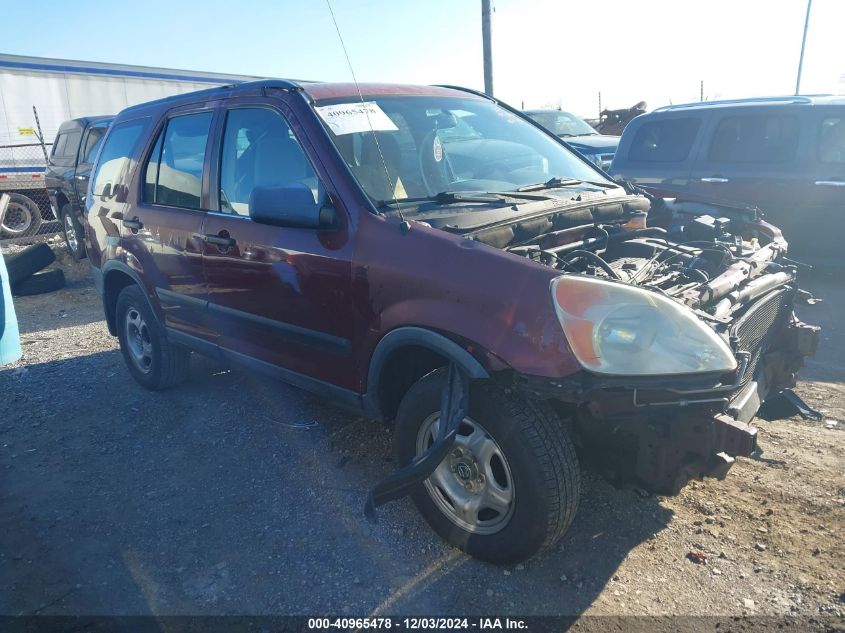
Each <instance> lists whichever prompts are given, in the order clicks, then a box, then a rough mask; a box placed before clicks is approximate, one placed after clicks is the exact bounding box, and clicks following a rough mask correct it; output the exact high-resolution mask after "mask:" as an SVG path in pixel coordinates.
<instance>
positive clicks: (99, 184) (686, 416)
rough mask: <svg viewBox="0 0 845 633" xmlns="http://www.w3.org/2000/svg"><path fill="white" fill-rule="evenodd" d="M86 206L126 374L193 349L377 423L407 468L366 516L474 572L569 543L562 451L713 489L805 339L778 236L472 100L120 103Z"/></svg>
mask: <svg viewBox="0 0 845 633" xmlns="http://www.w3.org/2000/svg"><path fill="white" fill-rule="evenodd" d="M359 88H360V93H359V92H358V90H359ZM360 95H363V96H360ZM86 208H87V217H88V223H89V230H88V232H87V234H86V235H87V248H88V257H89V261H90V263H91V265H92V269H93V272H94V278H95V282H96V286H97V288H98V290H99V292H100V294H101V295H102V299H103V306H104V310H105V315H106V320H107V324H108V329H109V332H110V333H111V334H112V335H114V336H117V337H118V340H119V342H120V349H121V352H122V354H123V357H124V359H125V361H126V365H127V368H128V370H129V373H130V374H131V375H132V376H133V377H134V378H135V380H137V381H138V382H139V383H140V384H141V385H143V386H144V387H146V388H148V389H152V390H158V389H164V388H167V387H171V386H173V385H175V384H177V383H178V382H179V381H181V380H182V379H184V378H185V377H186V372H187V369H188V362H189V355H190V353H191V352H198V353H201V354H206V355H209V356H211V357H215V358H219V359H223V360H225V361H228V362H232V363H237V364H240V365H243V366H246V367H249V368H252V369H254V370H257V371H260V372H263V373H266V374H268V375H270V376H275V377H277V378H280V379H282V380H285V381H287V382H289V383H291V384H293V385H296V386H299V387H302V388H305V389H309V390H311V391H313V392H315V393H318V394H321V395H322V396H323V397H325V398H326V399H329V400H331V401H334V402H335V403H338V404H340V405H344V406H346V407H348V408H350V409H352V410H355V411H357V412H359V413H363V414H366V415H368V416H371V417H373V418H376V419H382V420H386V421H393V424H394V428H395V434H394V438H395V449H396V456H397V464H399V465H401V468H400V469H399V470H397V471H396V472H394V473H393V474H392V475H391V476H390V477H388V478H387V479H386V480H385V481H382V482H380V483H379V484H377V485H376V486H375V487H374V488H373V490H372V492H371V494H370V496H369V498H368V500H367V505H366V510H367V512H368V513H371V512H374V511H375V508H376V507H377V506H379V505H381V504H382V503H384V502H386V501H388V500H391V499H395V498H398V497H401V496H404V495H406V494H411V496H412V497H413V499H414V501H415V502H416V504H417V507H418V508H419V509H420V511H421V512H422V514H423V516H424V517H425V518H426V520H427V521H428V522H429V524H430V525H431V526H432V527H433V528H434V529H435V530H436V531H437V532H438V533H439V534H440V535H441V536H442V537H443V538H444V539H446V540H447V541H448V542H450V543H452V544H454V545H455V546H457V547H460V548H462V549H464V550H466V551H467V552H469V553H470V554H472V555H474V556H477V557H479V558H483V559H486V560H490V561H496V562H512V561H517V560H522V559H525V558H527V557H529V556H531V555H533V554H534V553H536V552H538V551H540V550H542V549H544V548H548V547H551V546H552V545H553V544H554V543H555V542H556V541H557V540H558V539H559V538H560V536H561V535H562V534H563V533H564V532H565V531H566V529H567V528H568V527H569V525H570V523H571V522H572V519H573V517H574V516H575V512H576V509H577V507H578V499H579V495H580V470H579V465H578V457H576V440H577V445H578V446H582V447H583V448H582V449H580V450H581V453H580V455H581V456H582V457H584V458H589V459H591V460H595V462H596V463H597V465H598V466H599V467H600V468H602V467H604V468H605V469H606V470H612V471H613V472H615V473H616V475H617V476H628V477H632V478H635V479H636V480H638V481H640V482H643V483H644V484H645V485H648V486H651V487H652V488H654V489H659V490H663V491H667V492H673V491H676V490H678V489H679V488H680V486H682V485H683V484H684V483H685V482H686V480H687V479H688V478H689V477H700V476H703V475H718V476H723V475H724V474H725V472H726V471H727V469H728V467H729V466H730V464H731V462H732V461H733V457H732V456H735V455H749V454H750V453H751V452H752V451H754V450H755V447H756V432H757V430H756V428H755V427H754V426H753V425H752V424H751V423H750V422H751V419H752V418H753V417H754V415H755V413H756V412H757V410H758V408H759V406H760V403H761V401H763V400H765V399H766V398H767V397H769V396H773V395H776V394H778V393H779V392H780V390H781V389H783V388H785V387H788V386H789V385H791V384H793V382H794V376H795V372H796V371H797V370H798V368H799V367H800V366H801V365H802V363H803V359H804V357H805V356H807V355H809V354H811V353H812V352H813V350H814V346H815V341H816V338H817V328H814V327H811V326H807V325H804V324H803V323H801V322H800V321H798V320H797V319H794V318H793V317H792V314H793V305H794V303H795V301H796V298H797V297H803V296H804V295H799V294H797V290H796V287H797V282H796V274H797V273H796V270H795V269H794V268H791V267H787V266H782V265H781V264H780V262H781V260H782V257H783V253H784V251H785V249H786V244H785V242H784V241H783V239H782V237H781V235H780V233H779V231H778V230H777V229H776V228H775V227H773V226H771V225H769V224H767V223H765V222H762V221H761V220H759V219H758V218H756V217H755V216H754V214H753V213H749V212H748V211H747V210H745V209H743V208H739V209H737V208H727V207H726V208H720V207H716V206H713V205H691V204H676V203H673V202H671V201H669V202H666V201H663V200H660V199H656V198H650V197H647V196H644V195H642V194H641V193H639V192H637V191H635V190H633V189H630V188H628V189H626V188H623V187H621V186H619V185H617V184H616V183H614V182H612V181H610V180H609V179H608V178H607V177H606V176H605V174H604V173H603V172H601V171H599V170H598V169H596V168H595V167H594V166H593V165H592V164H591V163H589V162H588V161H586V160H585V159H584V158H583V157H581V156H579V155H577V154H575V153H574V152H573V151H572V150H570V149H569V148H568V147H567V146H566V144H565V143H564V142H563V141H562V140H561V139H559V138H558V137H556V136H554V135H552V134H550V133H548V132H546V131H544V130H542V129H541V128H540V127H538V126H537V125H536V124H534V123H533V122H531V121H530V120H529V119H528V118H527V117H526V116H525V115H523V114H522V113H520V112H519V111H517V110H514V109H512V108H510V107H508V106H506V105H503V104H500V103H498V102H497V101H494V100H492V99H490V98H488V97H486V96H484V95H482V94H480V93H477V92H473V91H470V90H466V89H459V88H448V87H422V86H391V85H384V84H362V85H360V86H357V85H353V84H332V83H296V82H292V81H284V80H266V81H260V82H255V83H246V84H240V85H237V86H230V87H224V88H218V89H213V90H207V91H203V92H197V93H192V94H187V95H182V96H178V97H171V98H168V99H164V100H161V101H155V102H151V103H148V104H143V105H139V106H135V107H131V108H128V109H126V110H124V111H123V112H121V113H120V114H119V115H118V116H117V118H116V119H115V121H114V123H113V124H112V126H111V128H110V129H109V131H108V133H107V136H106V139H105V142H104V143H103V145H102V147H101V149H100V152H99V155H98V157H97V160H96V166H95V167H94V171H93V176H92V180H91V184H90V186H89V189H88V196H87V198H86ZM646 213H648V217H647V218H646ZM702 214H703V215H702ZM646 220H648V225H646ZM233 423H238V421H237V420H233ZM303 485H308V484H307V482H303Z"/></svg>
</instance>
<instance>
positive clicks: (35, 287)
mask: <svg viewBox="0 0 845 633" xmlns="http://www.w3.org/2000/svg"><path fill="white" fill-rule="evenodd" d="M64 287H65V274H64V273H63V272H62V270H61V269H59V268H56V269H55V270H48V271H47V272H45V273H35V274H34V275H32V276H30V277H27V278H26V279H24V280H23V281H21V282H19V283H17V284H15V285H14V286H12V294H13V295H15V296H17V297H28V296H32V295H43V294H46V293H48V292H55V291H56V290H61V289H62V288H64Z"/></svg>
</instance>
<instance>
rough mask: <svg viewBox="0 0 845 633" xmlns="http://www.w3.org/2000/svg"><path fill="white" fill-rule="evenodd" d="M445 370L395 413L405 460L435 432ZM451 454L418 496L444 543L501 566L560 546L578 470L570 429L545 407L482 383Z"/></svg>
mask: <svg viewBox="0 0 845 633" xmlns="http://www.w3.org/2000/svg"><path fill="white" fill-rule="evenodd" d="M445 382H446V372H445V370H437V371H435V372H432V373H431V374H429V375H428V376H425V377H424V378H422V379H421V380H420V381H419V382H417V383H416V384H415V385H414V386H412V387H411V389H410V390H409V391H408V393H407V394H406V395H405V397H404V398H403V400H402V403H401V405H400V407H399V412H398V414H397V417H396V453H397V459H398V461H399V463H401V464H405V463H408V462H409V461H410V460H411V459H413V458H414V457H415V456H417V455H421V454H422V453H424V452H425V451H426V450H428V448H429V447H430V446H431V444H432V443H433V442H434V438H435V437H436V436H437V432H438V429H439V425H440V396H441V393H442V390H443V386H444V385H445ZM469 408H470V410H469V415H468V416H467V417H466V418H465V419H464V420H463V421H462V422H461V424H460V425H459V427H458V433H457V437H456V439H455V443H454V446H453V447H452V451H451V452H450V454H449V455H448V456H447V457H446V458H445V459H444V460H443V462H441V464H440V465H439V466H438V467H437V469H436V470H435V471H434V472H433V473H432V474H431V476H430V477H429V478H428V479H426V480H425V481H424V482H423V483H422V484H421V485H420V486H419V488H418V489H417V490H415V491H414V493H412V498H413V500H414V502H415V503H416V505H417V507H418V508H419V510H420V513H421V514H422V515H423V517H424V518H425V519H426V521H428V523H429V525H431V527H432V528H433V529H434V530H435V531H436V532H437V533H438V534H439V535H440V536H441V537H442V538H443V539H445V540H446V541H447V542H449V543H451V544H452V545H454V546H456V547H459V548H460V549H462V550H464V551H466V552H467V553H468V554H470V555H472V556H474V557H476V558H480V559H482V560H487V561H490V562H494V563H515V562H518V561H522V560H525V559H527V558H530V557H531V556H533V555H534V554H537V553H538V552H541V551H542V550H544V549H547V548H549V547H551V546H553V545H554V544H555V543H556V542H557V541H558V539H560V537H561V536H562V535H563V533H564V532H565V531H566V529H567V528H568V527H569V525H570V524H571V523H572V520H573V518H574V517H575V513H576V511H577V509H578V497H579V494H580V488H581V479H580V469H579V466H578V460H577V458H576V456H575V450H574V448H573V445H572V441H571V439H570V437H569V433H568V431H567V429H566V428H565V427H564V425H563V424H562V423H561V421H560V420H559V419H558V418H557V417H556V416H555V415H554V413H553V412H551V411H550V410H549V409H548V408H547V407H545V406H544V405H542V404H541V403H534V402H529V401H527V400H524V399H522V398H520V397H518V396H516V395H514V394H510V393H505V392H504V390H502V389H500V388H499V387H497V386H495V385H493V384H488V383H482V384H477V385H474V386H473V388H472V391H471V394H470V407H469Z"/></svg>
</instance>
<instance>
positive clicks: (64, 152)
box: [51, 132, 82, 158]
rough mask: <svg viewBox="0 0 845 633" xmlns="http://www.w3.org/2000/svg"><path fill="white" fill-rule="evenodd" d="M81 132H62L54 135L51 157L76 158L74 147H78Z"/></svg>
mask: <svg viewBox="0 0 845 633" xmlns="http://www.w3.org/2000/svg"><path fill="white" fill-rule="evenodd" d="M81 135H82V133H81V132H63V133H61V134H59V135H58V136H57V137H56V141H55V143H53V152H52V154H51V155H52V157H53V158H76V149H77V148H78V147H79V137H80V136H81Z"/></svg>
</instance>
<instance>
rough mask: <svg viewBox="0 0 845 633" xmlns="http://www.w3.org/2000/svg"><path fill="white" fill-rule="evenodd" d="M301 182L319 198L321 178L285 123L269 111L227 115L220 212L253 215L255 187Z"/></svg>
mask: <svg viewBox="0 0 845 633" xmlns="http://www.w3.org/2000/svg"><path fill="white" fill-rule="evenodd" d="M291 183H301V184H304V185H306V186H307V187H309V188H310V189H311V192H312V194H313V195H314V201H315V202H317V200H318V198H319V193H318V188H319V185H318V180H317V175H316V174H315V173H314V170H313V168H312V167H311V163H309V162H308V159H307V158H306V156H305V152H304V151H303V150H302V147H301V146H300V145H299V143H298V142H297V140H296V137H295V136H294V134H293V130H291V129H290V126H289V125H288V124H287V123H286V122H285V120H284V119H283V118H282V117H281V116H280V115H278V114H277V113H276V112H274V111H272V110H268V109H266V108H237V109H233V110H229V112H228V113H227V114H226V127H225V131H224V132H223V148H222V155H221V158H220V187H219V196H220V211H221V212H222V213H230V214H237V215H244V216H247V215H249V200H250V195H251V194H252V191H253V189H254V188H255V187H269V186H283V185H287V184H291Z"/></svg>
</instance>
